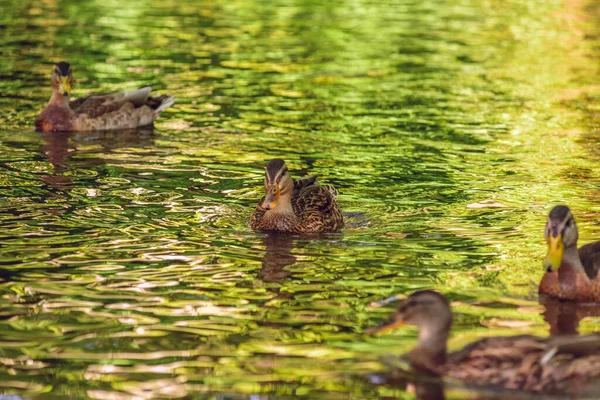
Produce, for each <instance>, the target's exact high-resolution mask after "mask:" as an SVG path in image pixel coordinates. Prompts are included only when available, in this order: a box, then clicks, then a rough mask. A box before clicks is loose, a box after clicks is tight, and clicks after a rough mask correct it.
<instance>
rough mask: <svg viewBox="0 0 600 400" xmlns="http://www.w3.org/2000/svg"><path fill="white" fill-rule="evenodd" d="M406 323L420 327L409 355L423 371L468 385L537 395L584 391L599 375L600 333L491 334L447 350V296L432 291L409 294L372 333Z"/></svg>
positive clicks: (448, 328)
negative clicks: (559, 334) (522, 391)
mask: <svg viewBox="0 0 600 400" xmlns="http://www.w3.org/2000/svg"><path fill="white" fill-rule="evenodd" d="M403 325H413V326H416V327H417V328H418V329H419V335H418V339H417V345H416V346H415V347H414V348H413V349H412V350H411V351H410V352H409V353H408V354H407V355H406V358H407V359H408V361H409V362H410V364H411V366H412V367H413V368H414V369H415V371H416V372H418V373H423V374H425V375H431V374H434V375H439V376H447V377H450V378H453V379H456V380H459V381H461V382H462V383H463V384H466V385H468V386H484V387H486V388H498V389H500V388H502V389H511V390H524V391H529V392H536V393H573V392H580V391H586V389H589V386H588V387H587V388H586V386H587V385H591V383H592V382H593V381H596V383H598V382H597V380H598V379H600V335H598V334H593V335H587V336H562V337H552V338H540V337H536V336H529V335H519V336H511V337H490V338H486V339H482V340H478V341H476V342H474V343H471V344H469V345H467V346H466V347H465V348H463V349H462V350H459V351H457V352H454V353H450V354H448V353H447V351H446V342H447V340H448V336H449V333H450V327H451V325H452V311H451V309H450V304H449V303H448V300H447V299H446V298H445V297H444V296H442V295H441V294H439V293H438V292H435V291H432V290H423V291H419V292H415V293H413V294H411V295H410V296H409V297H408V298H406V300H404V301H403V302H402V303H401V304H400V306H399V307H398V309H397V310H396V312H395V313H394V314H393V315H392V316H391V318H390V319H388V320H387V321H386V322H384V323H383V324H382V325H380V326H379V327H377V328H372V329H370V330H369V333H370V334H374V333H382V332H385V331H389V330H391V329H394V328H396V327H400V326H403Z"/></svg>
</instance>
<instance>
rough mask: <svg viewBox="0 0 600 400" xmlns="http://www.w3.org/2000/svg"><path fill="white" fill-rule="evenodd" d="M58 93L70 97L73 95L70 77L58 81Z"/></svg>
mask: <svg viewBox="0 0 600 400" xmlns="http://www.w3.org/2000/svg"><path fill="white" fill-rule="evenodd" d="M58 92H59V93H60V94H62V95H63V96H65V97H66V96H69V94H70V93H71V80H70V79H69V77H68V76H61V77H60V78H59V80H58Z"/></svg>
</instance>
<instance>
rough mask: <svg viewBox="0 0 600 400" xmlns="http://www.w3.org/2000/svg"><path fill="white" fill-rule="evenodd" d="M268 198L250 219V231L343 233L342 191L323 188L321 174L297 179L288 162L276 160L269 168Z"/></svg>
mask: <svg viewBox="0 0 600 400" xmlns="http://www.w3.org/2000/svg"><path fill="white" fill-rule="evenodd" d="M264 187H265V196H264V197H263V198H262V199H261V200H260V201H259V203H258V205H257V206H256V208H255V209H254V211H253V212H252V215H251V216H250V220H249V223H248V224H249V226H250V229H252V230H255V231H265V232H288V233H320V232H339V231H341V230H342V229H343V228H344V217H343V215H342V211H341V209H340V207H339V205H338V204H337V197H338V192H337V190H336V189H335V188H334V187H333V186H330V185H323V186H322V185H320V184H319V183H318V182H317V175H312V176H308V177H305V178H303V179H300V180H295V179H293V178H292V177H291V176H290V173H289V170H288V167H287V165H286V164H285V161H283V160H282V159H280V158H275V159H272V160H271V161H269V163H268V164H267V166H266V168H265V180H264Z"/></svg>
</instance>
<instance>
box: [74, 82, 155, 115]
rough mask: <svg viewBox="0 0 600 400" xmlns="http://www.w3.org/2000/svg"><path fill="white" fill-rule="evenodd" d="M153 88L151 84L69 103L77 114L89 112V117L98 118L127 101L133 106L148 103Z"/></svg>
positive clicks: (136, 106)
mask: <svg viewBox="0 0 600 400" xmlns="http://www.w3.org/2000/svg"><path fill="white" fill-rule="evenodd" d="M151 91H152V88H151V87H150V86H146V87H143V88H141V89H136V90H131V91H129V92H125V93H111V94H99V95H93V96H89V97H85V98H83V99H77V100H74V101H72V102H71V103H69V104H70V105H71V109H72V110H73V111H74V112H75V114H87V116H88V118H97V117H99V116H101V115H103V114H107V113H110V112H113V111H117V110H119V109H120V108H121V107H123V105H124V104H126V103H131V104H132V105H133V108H138V107H141V106H143V105H145V104H146V100H148V96H149V95H150V92H151Z"/></svg>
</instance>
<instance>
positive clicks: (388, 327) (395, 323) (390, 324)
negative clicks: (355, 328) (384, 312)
mask: <svg viewBox="0 0 600 400" xmlns="http://www.w3.org/2000/svg"><path fill="white" fill-rule="evenodd" d="M405 325H406V324H405V323H404V321H402V320H401V319H400V318H390V319H388V320H387V321H385V322H384V323H382V324H381V325H379V326H375V327H373V328H369V329H368V330H367V334H369V335H383V334H384V333H387V332H390V331H393V330H394V329H397V328H401V327H403V326H405Z"/></svg>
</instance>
